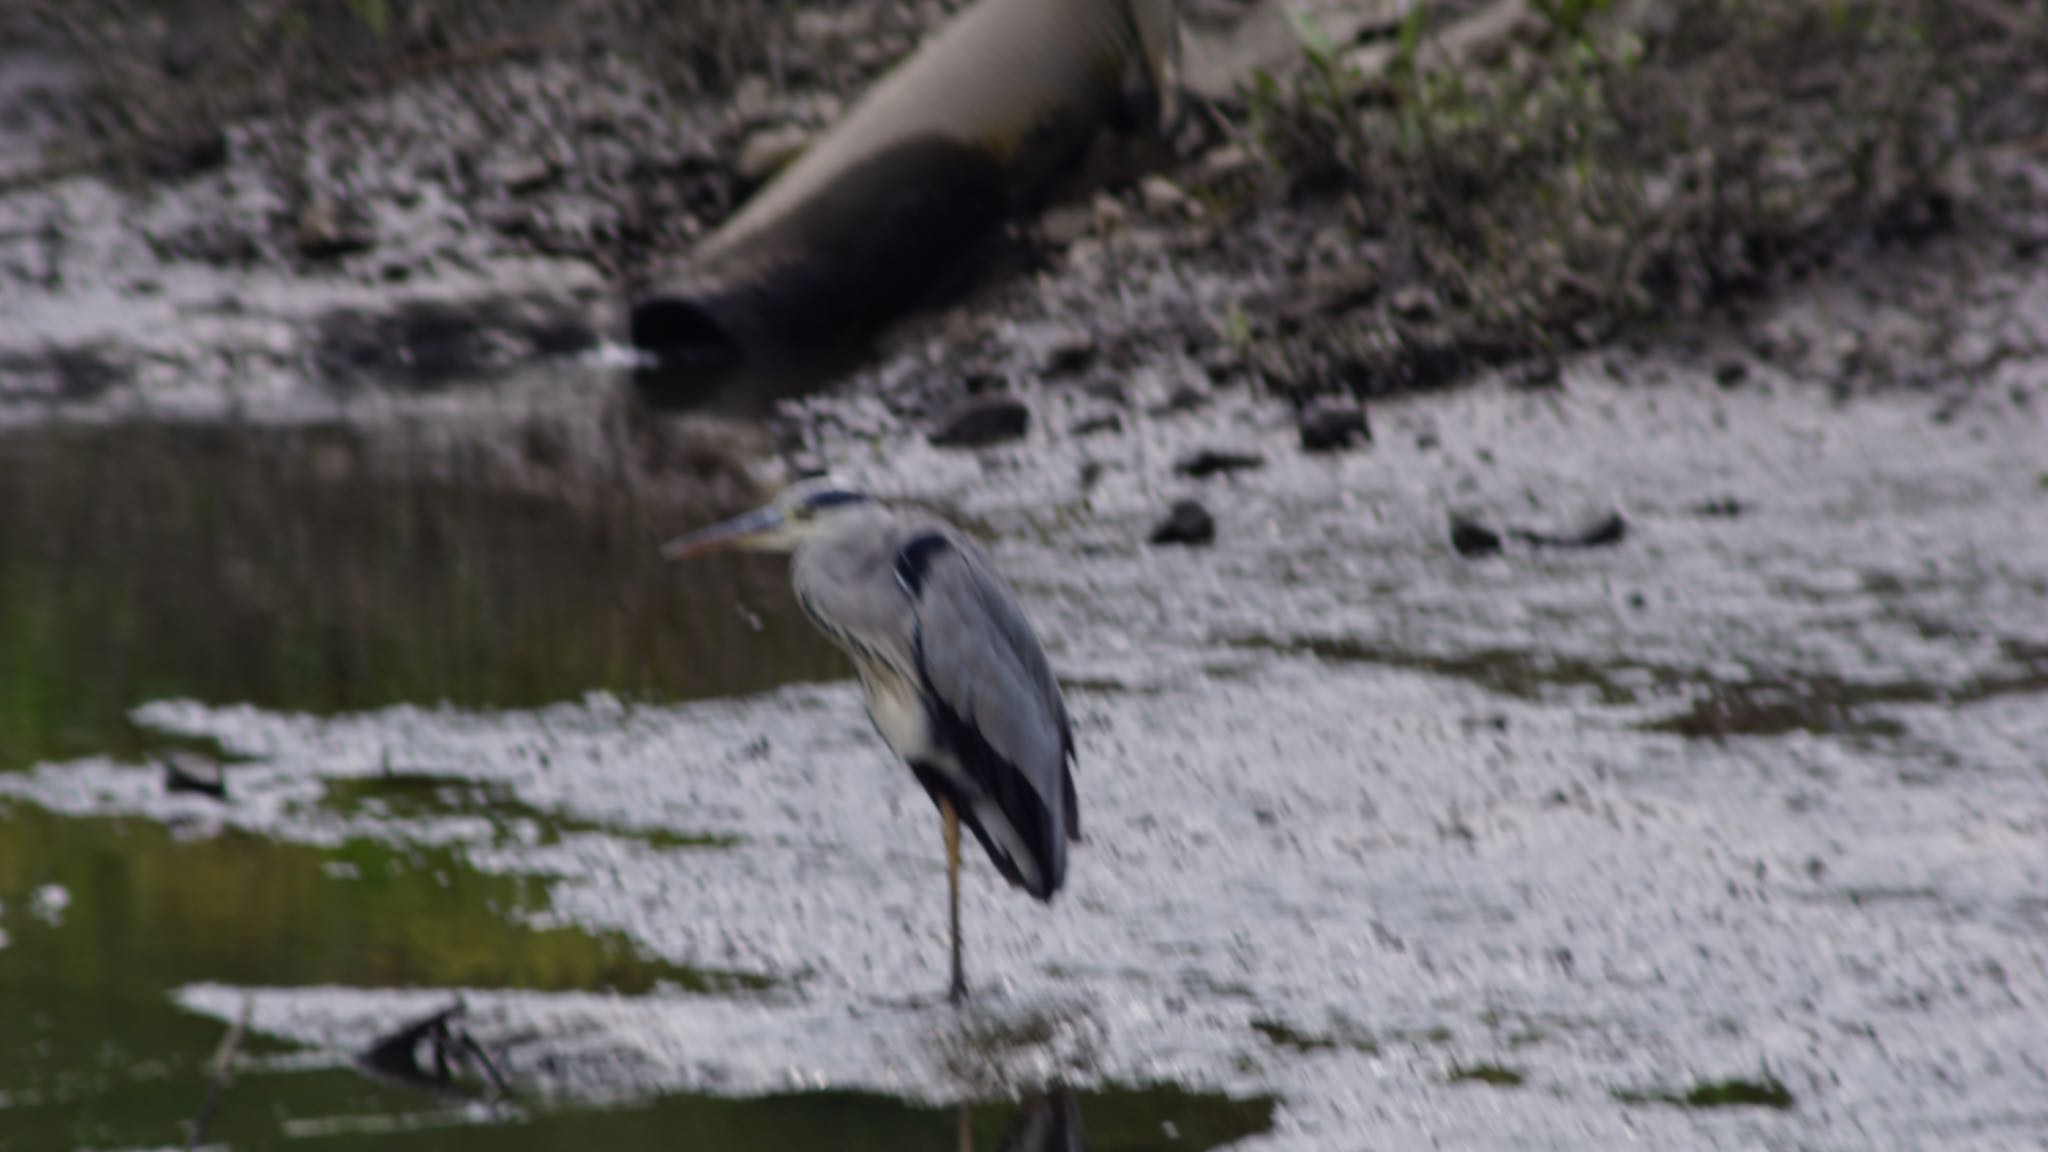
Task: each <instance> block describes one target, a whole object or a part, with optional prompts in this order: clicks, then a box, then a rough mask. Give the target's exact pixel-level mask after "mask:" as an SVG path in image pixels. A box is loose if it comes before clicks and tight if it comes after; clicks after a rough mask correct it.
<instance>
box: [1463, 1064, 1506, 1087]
mask: <svg viewBox="0 0 2048 1152" xmlns="http://www.w3.org/2000/svg"><path fill="white" fill-rule="evenodd" d="M1445 1079H1447V1080H1449V1081H1450V1082H1451V1083H1453V1084H1490V1085H1492V1086H1493V1087H1495V1088H1519V1087H1520V1086H1521V1084H1522V1074H1521V1073H1520V1072H1517V1071H1515V1070H1514V1069H1513V1068H1505V1067H1502V1066H1501V1065H1499V1064H1458V1065H1453V1066H1452V1068H1451V1070H1450V1072H1449V1073H1448V1074H1447V1075H1446V1076H1445Z"/></svg>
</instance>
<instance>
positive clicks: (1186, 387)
mask: <svg viewBox="0 0 2048 1152" xmlns="http://www.w3.org/2000/svg"><path fill="white" fill-rule="evenodd" d="M1208 406H1209V394H1208V393H1206V392H1204V391H1202V390H1201V389H1200V388H1197V387H1195V386H1194V385H1192V384H1183V385H1181V386H1180V387H1178V388H1175V389H1174V390H1173V391H1172V392H1169V393H1167V396H1166V399H1165V400H1164V401H1162V402H1161V403H1160V404H1159V405H1158V406H1157V407H1155V408H1153V409H1152V414H1153V415H1154V416H1178V415H1180V414H1182V413H1184V412H1198V411H1200V410H1201V409H1203V408H1206V407H1208Z"/></svg>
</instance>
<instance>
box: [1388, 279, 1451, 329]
mask: <svg viewBox="0 0 2048 1152" xmlns="http://www.w3.org/2000/svg"><path fill="white" fill-rule="evenodd" d="M1387 305H1388V307H1390V308H1392V309H1393V312H1394V315H1396V316H1399V317H1400V318H1401V319H1403V320H1411V321H1421V320H1429V319H1432V318H1434V317H1435V316H1436V314H1437V312H1438V311H1439V310H1440V306H1439V305H1438V304H1437V299H1436V293H1434V292H1431V291H1430V290H1429V289H1427V288H1424V287H1423V286H1422V285H1420V284H1411V285H1409V286H1408V287H1406V288H1403V289H1400V290H1399V291H1397V292H1395V293H1394V294H1393V296H1391V297H1389V298H1388V300H1387Z"/></svg>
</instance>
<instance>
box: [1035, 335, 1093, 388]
mask: <svg viewBox="0 0 2048 1152" xmlns="http://www.w3.org/2000/svg"><path fill="white" fill-rule="evenodd" d="M1095 352H1096V349H1095V339H1094V337H1091V336H1087V335H1081V336H1075V337H1071V338H1069V339H1066V340H1062V341H1061V342H1060V343H1058V344H1056V345H1054V346H1053V347H1052V349H1051V351H1050V352H1048V353H1047V354H1046V360H1045V375H1046V377H1047V378H1048V379H1056V378H1058V377H1061V376H1078V375H1080V374H1081V373H1083V372H1086V371H1087V370H1088V368H1089V367H1090V366H1091V365H1093V364H1094V363H1095Z"/></svg>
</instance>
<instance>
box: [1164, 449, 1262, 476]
mask: <svg viewBox="0 0 2048 1152" xmlns="http://www.w3.org/2000/svg"><path fill="white" fill-rule="evenodd" d="M1265 466H1266V458H1265V457H1264V456H1261V455H1259V454H1258V453H1256V452H1230V451H1224V450H1219V449H1215V448H1204V449H1202V450H1201V451H1199V452H1196V453H1195V454H1194V455H1192V456H1187V457H1184V458H1182V460H1181V461H1180V463H1178V464H1175V465H1174V466H1173V470H1174V471H1175V472H1177V473H1179V474H1180V475H1182V476H1192V477H1194V478H1195V479H1197V480H1200V479H1204V478H1206V477H1209V476H1215V475H1217V474H1218V473H1225V472H1244V471H1249V470H1250V469H1253V468H1263V467H1265Z"/></svg>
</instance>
